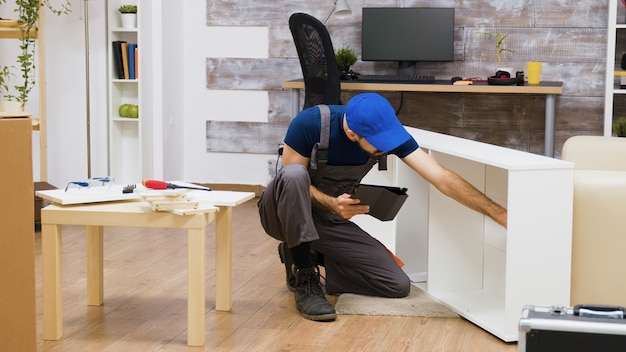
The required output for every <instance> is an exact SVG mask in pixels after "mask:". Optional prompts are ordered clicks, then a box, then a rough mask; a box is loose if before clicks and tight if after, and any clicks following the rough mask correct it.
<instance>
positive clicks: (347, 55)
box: [335, 48, 356, 69]
mask: <svg viewBox="0 0 626 352" xmlns="http://www.w3.org/2000/svg"><path fill="white" fill-rule="evenodd" d="M335 60H336V61H337V66H339V67H342V68H344V67H345V68H347V69H349V68H350V66H352V65H354V63H355V62H356V54H355V53H354V50H352V49H350V48H339V49H337V51H335Z"/></svg>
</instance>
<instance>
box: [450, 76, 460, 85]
mask: <svg viewBox="0 0 626 352" xmlns="http://www.w3.org/2000/svg"><path fill="white" fill-rule="evenodd" d="M462 80H463V77H459V76H454V77H452V79H451V80H450V82H451V83H452V84H454V82H456V81H462Z"/></svg>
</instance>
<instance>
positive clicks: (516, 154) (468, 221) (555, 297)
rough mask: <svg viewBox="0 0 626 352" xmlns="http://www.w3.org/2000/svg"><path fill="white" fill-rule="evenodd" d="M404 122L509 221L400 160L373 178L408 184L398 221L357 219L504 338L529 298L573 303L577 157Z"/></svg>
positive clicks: (514, 334) (443, 295)
mask: <svg viewBox="0 0 626 352" xmlns="http://www.w3.org/2000/svg"><path fill="white" fill-rule="evenodd" d="M407 129H408V130H409V132H410V133H411V134H412V135H413V136H414V137H415V139H416V140H417V141H418V142H419V143H420V146H421V147H422V148H424V149H425V150H427V151H428V152H429V153H430V154H431V155H432V156H433V157H434V158H435V159H437V160H438V162H439V163H441V164H442V165H444V166H445V167H447V168H449V169H451V170H453V171H455V172H456V173H458V174H459V175H461V177H463V178H464V179H465V180H467V181H468V182H470V183H471V184H472V185H474V186H475V187H476V188H477V189H479V190H480V191H482V192H484V193H485V194H487V196H489V197H490V198H491V199H493V200H494V201H496V202H497V203H498V204H501V205H503V206H505V207H506V208H507V209H508V227H507V229H504V228H503V227H501V226H499V225H498V224H496V223H495V222H494V221H492V220H491V219H490V218H488V217H485V216H483V215H481V214H479V213H477V212H475V211H473V210H470V209H469V208H466V207H465V206H463V205H461V204H459V203H457V202H456V201H454V200H453V199H451V198H449V197H447V196H445V195H443V194H442V193H440V192H439V191H438V190H437V189H435V188H434V187H433V186H431V185H430V184H428V183H427V182H426V181H425V180H423V179H422V178H421V177H420V176H419V175H418V174H417V173H415V171H413V170H412V169H410V168H408V167H407V166H406V165H405V164H404V163H402V162H400V161H398V160H397V159H396V160H394V162H393V163H392V164H390V168H391V170H389V171H386V172H385V171H383V172H379V171H377V170H373V171H372V172H371V174H368V176H367V178H368V180H375V181H376V182H379V183H384V184H389V185H397V186H402V187H407V188H408V194H409V198H408V199H407V202H406V203H405V204H404V206H403V207H402V209H401V210H400V212H399V213H398V216H397V217H396V219H395V220H393V221H391V222H386V223H382V222H379V221H377V220H375V219H373V218H371V217H370V218H369V219H366V218H363V219H362V218H358V219H357V221H359V225H361V226H363V227H364V228H365V229H366V230H367V231H368V232H370V233H371V234H372V235H374V237H377V238H378V239H379V240H381V242H383V243H384V244H386V245H387V246H388V247H389V248H390V249H392V250H395V253H396V254H397V255H398V257H399V258H400V259H402V260H403V261H404V262H405V267H404V269H405V271H406V272H407V273H408V274H409V275H410V276H411V277H420V276H426V277H427V281H426V282H421V283H417V284H416V285H417V286H418V287H420V288H421V289H423V290H425V291H427V292H428V293H429V294H430V295H432V296H434V297H435V298H437V299H438V300H440V301H442V302H443V303H445V304H447V305H448V306H449V307H451V308H452V309H454V310H455V311H456V312H457V313H458V314H460V315H461V316H463V317H465V318H466V319H468V320H470V321H472V322H473V323H475V324H476V325H478V326H480V327H482V328H483V329H485V330H487V331H489V332H490V333H492V334H493V335H495V336H497V337H498V338H500V339H502V340H504V341H507V342H511V341H517V339H518V331H519V330H518V323H519V318H520V313H521V311H522V308H523V306H524V305H526V304H535V305H547V306H551V305H555V304H560V305H564V306H567V305H569V303H570V281H571V280H570V275H571V269H570V267H571V265H570V263H571V247H572V207H573V179H574V164H573V163H569V162H566V161H562V160H558V159H553V158H548V157H544V156H540V155H536V154H532V153H526V152H522V151H517V150H513V149H507V148H503V147H498V146H494V145H489V144H485V143H480V142H476V141H472V140H467V139H462V138H457V137H453V136H448V135H443V134H438V133H434V132H428V131H424V130H419V129H415V128H410V127H409V128H407ZM368 182H369V181H368ZM379 236H380V238H379ZM416 273H422V275H416V276H414V275H412V274H416ZM423 274H426V275H423Z"/></svg>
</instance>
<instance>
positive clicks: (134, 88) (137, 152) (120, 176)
mask: <svg viewBox="0 0 626 352" xmlns="http://www.w3.org/2000/svg"><path fill="white" fill-rule="evenodd" d="M149 3H150V2H145V1H144V2H143V3H142V2H141V1H140V0H132V1H130V0H109V1H107V11H108V46H109V50H108V86H109V91H108V94H109V96H108V119H109V174H110V175H111V176H113V177H115V179H116V182H117V183H137V182H140V181H141V179H142V178H145V177H149V176H151V174H152V172H151V164H152V153H153V152H154V150H153V146H152V145H151V144H150V141H151V140H152V135H153V131H152V125H153V119H152V116H151V114H150V113H149V112H150V111H151V109H147V108H146V106H147V104H146V103H148V104H151V103H152V102H151V98H150V96H149V92H150V90H149V87H147V86H146V79H145V76H144V75H146V74H147V72H149V70H147V69H146V67H149V57H150V45H149V44H148V43H147V42H146V41H144V40H143V39H144V36H143V35H142V31H143V28H144V27H145V26H146V23H149V21H148V18H147V17H148V14H149V11H147V8H148V7H149V6H150V4H149ZM126 4H135V5H137V8H138V11H137V26H136V27H134V28H126V27H123V26H122V19H121V16H120V13H119V11H118V8H119V7H120V6H121V5H126ZM114 42H123V43H125V44H126V45H125V46H124V47H123V48H122V57H124V56H125V57H126V61H127V63H128V76H127V77H129V78H120V76H119V75H118V69H117V66H116V63H115V61H116V55H115V51H116V49H114V45H113V43H114ZM131 45H136V47H137V54H136V55H135V54H134V50H129V49H128V47H129V46H131ZM133 62H134V66H133V65H132V63H133ZM133 67H134V68H133ZM133 76H134V77H133ZM124 104H129V105H131V106H137V107H138V108H137V110H138V113H137V115H136V117H135V116H133V115H132V113H129V115H130V116H132V117H126V116H120V106H122V105H124ZM130 110H132V109H129V111H130ZM123 115H124V114H123Z"/></svg>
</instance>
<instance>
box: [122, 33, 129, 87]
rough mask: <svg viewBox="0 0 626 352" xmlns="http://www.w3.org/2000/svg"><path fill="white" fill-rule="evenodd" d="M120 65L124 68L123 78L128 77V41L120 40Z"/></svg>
mask: <svg viewBox="0 0 626 352" xmlns="http://www.w3.org/2000/svg"><path fill="white" fill-rule="evenodd" d="M121 46H122V67H123V68H124V79H129V78H130V74H129V73H128V43H126V42H122V43H121Z"/></svg>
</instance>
